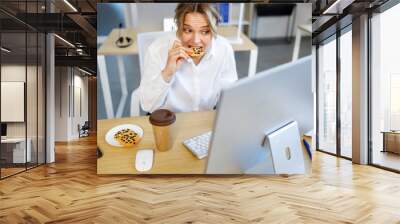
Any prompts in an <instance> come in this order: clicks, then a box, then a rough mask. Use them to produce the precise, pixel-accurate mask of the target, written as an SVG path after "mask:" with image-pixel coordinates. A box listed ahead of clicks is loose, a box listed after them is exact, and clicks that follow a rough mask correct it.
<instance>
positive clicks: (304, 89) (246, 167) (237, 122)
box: [206, 56, 314, 174]
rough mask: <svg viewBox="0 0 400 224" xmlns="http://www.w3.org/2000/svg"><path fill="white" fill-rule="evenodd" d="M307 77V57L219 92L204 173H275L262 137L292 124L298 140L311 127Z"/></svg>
mask: <svg viewBox="0 0 400 224" xmlns="http://www.w3.org/2000/svg"><path fill="white" fill-rule="evenodd" d="M311 78H312V77H311V57H310V56H309V57H305V58H303V59H300V60H298V61H295V62H293V63H288V64H284V65H281V66H278V67H275V68H273V69H271V70H267V71H264V72H261V73H258V74H256V75H255V76H254V77H250V78H245V79H242V80H239V81H238V82H236V83H235V84H233V85H232V86H229V87H227V88H225V89H223V90H222V92H221V97H220V100H219V104H218V105H217V114H216V119H215V123H214V128H213V135H212V137H211V142H210V149H209V154H208V160H207V166H206V173H207V174H240V173H249V174H275V173H277V172H275V167H274V164H273V162H276V161H273V158H272V155H271V150H270V148H269V145H268V144H264V142H265V138H266V134H267V133H271V132H273V131H274V130H277V129H279V128H281V127H282V126H284V124H288V123H290V122H293V121H295V122H297V124H298V129H299V131H300V133H299V134H300V136H302V134H304V133H307V132H309V131H310V130H312V129H313V117H314V115H313V113H314V112H313V93H312V79H311ZM302 158H303V157H302ZM293 165H296V164H293Z"/></svg>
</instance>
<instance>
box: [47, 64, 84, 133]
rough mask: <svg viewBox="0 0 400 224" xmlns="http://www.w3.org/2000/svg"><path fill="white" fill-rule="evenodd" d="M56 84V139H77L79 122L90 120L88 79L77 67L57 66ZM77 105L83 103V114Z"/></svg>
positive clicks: (81, 123)
mask: <svg viewBox="0 0 400 224" xmlns="http://www.w3.org/2000/svg"><path fill="white" fill-rule="evenodd" d="M55 85H56V92H55V119H56V122H55V123H56V133H55V140H56V141H70V140H74V139H77V138H79V135H78V134H79V133H78V124H80V125H83V123H84V122H85V121H87V120H88V79H87V77H84V76H83V73H81V72H80V71H79V70H77V69H73V68H71V67H56V84H55ZM79 89H80V94H81V97H80V99H81V103H79V102H78V100H79V97H77V96H78V95H79V93H78V91H76V90H79ZM74 90H75V91H74ZM77 105H82V116H81V114H80V113H79V107H77ZM74 110H75V111H74Z"/></svg>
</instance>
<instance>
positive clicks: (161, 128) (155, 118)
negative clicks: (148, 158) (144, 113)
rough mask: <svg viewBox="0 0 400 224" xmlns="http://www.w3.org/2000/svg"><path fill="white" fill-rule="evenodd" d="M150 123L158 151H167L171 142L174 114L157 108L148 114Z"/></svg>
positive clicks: (170, 146)
mask: <svg viewBox="0 0 400 224" xmlns="http://www.w3.org/2000/svg"><path fill="white" fill-rule="evenodd" d="M149 120H150V123H151V124H152V126H153V133H154V138H155V141H156V146H157V149H158V150H159V151H162V152H163V151H168V150H169V149H171V148H172V144H173V133H172V132H173V124H174V123H175V120H176V116H175V114H174V113H173V112H172V111H169V110H167V109H159V110H156V111H154V112H153V113H152V114H151V115H150V118H149Z"/></svg>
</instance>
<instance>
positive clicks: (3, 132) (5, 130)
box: [1, 123, 7, 136]
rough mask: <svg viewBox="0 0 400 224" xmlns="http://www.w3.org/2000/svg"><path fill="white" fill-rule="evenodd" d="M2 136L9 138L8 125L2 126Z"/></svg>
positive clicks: (3, 124)
mask: <svg viewBox="0 0 400 224" xmlns="http://www.w3.org/2000/svg"><path fill="white" fill-rule="evenodd" d="M1 136H7V124H5V123H2V124H1Z"/></svg>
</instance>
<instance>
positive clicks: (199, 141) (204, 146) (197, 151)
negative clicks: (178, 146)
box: [183, 131, 212, 159]
mask: <svg viewBox="0 0 400 224" xmlns="http://www.w3.org/2000/svg"><path fill="white" fill-rule="evenodd" d="M211 134H212V132H211V131H209V132H206V133H204V134H201V135H198V136H195V137H192V138H189V139H186V140H185V141H183V145H184V146H186V148H187V149H188V150H189V151H190V152H191V153H192V154H193V155H194V156H196V157H197V158H198V159H203V158H204V157H206V156H207V155H208V146H209V144H210V139H211Z"/></svg>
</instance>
